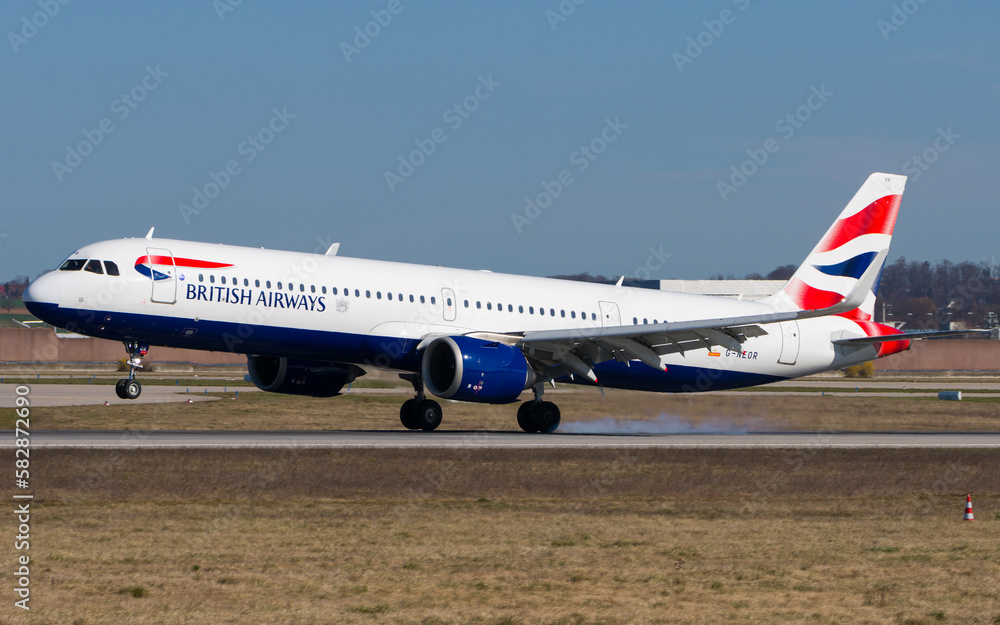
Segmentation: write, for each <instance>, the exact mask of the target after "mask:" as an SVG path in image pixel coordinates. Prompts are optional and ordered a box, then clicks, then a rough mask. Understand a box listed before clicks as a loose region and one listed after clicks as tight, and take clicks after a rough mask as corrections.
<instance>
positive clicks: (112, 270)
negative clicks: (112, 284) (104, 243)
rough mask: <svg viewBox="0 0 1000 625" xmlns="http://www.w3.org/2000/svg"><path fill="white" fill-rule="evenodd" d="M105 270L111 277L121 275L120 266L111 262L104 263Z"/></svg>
mask: <svg viewBox="0 0 1000 625" xmlns="http://www.w3.org/2000/svg"><path fill="white" fill-rule="evenodd" d="M104 269H105V270H107V272H108V275H109V276H118V275H121V274H120V273H118V265H116V264H114V263H113V262H111V261H110V260H106V261H104Z"/></svg>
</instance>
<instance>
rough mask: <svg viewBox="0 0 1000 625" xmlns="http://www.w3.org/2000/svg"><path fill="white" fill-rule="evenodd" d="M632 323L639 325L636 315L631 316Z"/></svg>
mask: <svg viewBox="0 0 1000 625" xmlns="http://www.w3.org/2000/svg"><path fill="white" fill-rule="evenodd" d="M632 325H634V326H637V325H639V319H638V318H637V317H632Z"/></svg>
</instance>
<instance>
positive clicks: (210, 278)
mask: <svg viewBox="0 0 1000 625" xmlns="http://www.w3.org/2000/svg"><path fill="white" fill-rule="evenodd" d="M208 281H209V282H211V283H212V284H215V274H214V273H213V274H211V275H209V276H208Z"/></svg>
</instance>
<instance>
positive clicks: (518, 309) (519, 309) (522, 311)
mask: <svg viewBox="0 0 1000 625" xmlns="http://www.w3.org/2000/svg"><path fill="white" fill-rule="evenodd" d="M517 312H519V313H521V314H522V315H523V314H524V306H522V305H520V304H518V305H517Z"/></svg>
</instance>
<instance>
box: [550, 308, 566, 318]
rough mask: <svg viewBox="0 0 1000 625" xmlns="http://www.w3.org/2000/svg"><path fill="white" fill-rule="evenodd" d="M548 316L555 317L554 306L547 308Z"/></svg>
mask: <svg viewBox="0 0 1000 625" xmlns="http://www.w3.org/2000/svg"><path fill="white" fill-rule="evenodd" d="M549 316H550V317H555V316H556V309H555V308H550V309H549ZM563 316H564V317H565V316H566V315H563Z"/></svg>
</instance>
